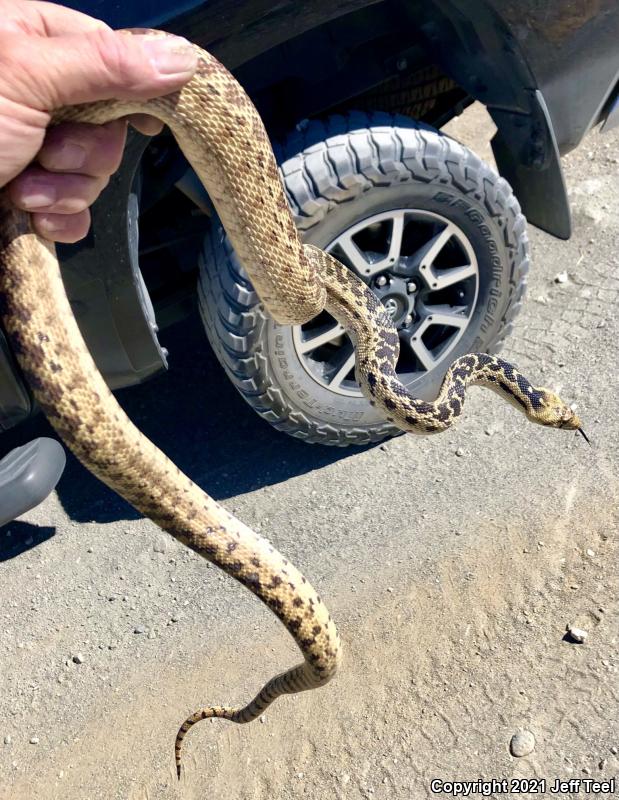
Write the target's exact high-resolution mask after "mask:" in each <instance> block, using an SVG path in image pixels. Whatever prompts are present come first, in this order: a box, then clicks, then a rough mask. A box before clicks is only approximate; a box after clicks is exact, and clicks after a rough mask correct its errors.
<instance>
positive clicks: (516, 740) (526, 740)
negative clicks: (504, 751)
mask: <svg viewBox="0 0 619 800" xmlns="http://www.w3.org/2000/svg"><path fill="white" fill-rule="evenodd" d="M509 749H510V751H511V754H512V755H513V756H515V757H516V758H522V756H528V755H529V753H532V752H533V750H534V749H535V736H533V734H532V733H531V731H518V733H515V734H514V735H513V736H512V738H511V741H510V743H509Z"/></svg>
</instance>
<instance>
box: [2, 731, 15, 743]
mask: <svg viewBox="0 0 619 800" xmlns="http://www.w3.org/2000/svg"><path fill="white" fill-rule="evenodd" d="M12 741H13V740H12V739H11V737H10V736H9V734H8V733H7V735H6V736H5V737H4V743H5V744H11V742H12Z"/></svg>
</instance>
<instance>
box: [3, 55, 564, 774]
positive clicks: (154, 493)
mask: <svg viewBox="0 0 619 800" xmlns="http://www.w3.org/2000/svg"><path fill="white" fill-rule="evenodd" d="M196 49H197V50H198V52H199V68H198V71H197V73H196V75H195V76H194V78H193V79H192V80H191V81H190V82H189V83H188V84H187V86H186V87H184V88H183V90H182V91H180V92H178V93H175V94H171V95H168V96H166V97H162V98H156V99H153V100H149V101H144V102H134V101H132V102H128V101H116V100H114V101H106V102H100V103H93V104H88V105H84V106H76V107H72V108H65V109H61V110H60V111H59V112H57V113H54V114H53V122H54V123H57V122H60V121H73V122H90V123H104V122H107V121H110V120H113V119H117V118H119V117H121V116H125V115H127V114H133V113H147V114H150V115H153V116H155V117H158V118H159V119H160V120H162V121H163V122H165V123H166V124H167V125H168V126H169V127H170V129H171V130H172V132H173V134H174V136H175V138H176V140H177V142H178V144H179V146H180V147H181V149H182V150H183V152H184V153H185V155H186V157H187V158H188V160H189V161H190V162H191V164H192V166H193V167H194V169H195V170H196V172H197V173H198V175H199V177H200V179H201V180H202V181H203V183H204V185H205V186H206V188H207V190H208V192H209V195H210V197H211V199H212V200H213V203H214V205H215V207H216V209H217V212H218V214H219V216H220V218H221V220H222V222H223V224H224V227H225V228H226V231H227V233H228V235H229V236H230V239H231V241H232V243H233V245H234V248H235V250H236V252H237V254H238V255H239V257H240V259H241V261H242V263H243V265H244V266H245V268H246V270H247V272H248V273H249V275H250V277H251V279H252V281H253V283H254V285H255V287H256V289H257V291H258V294H259V296H260V299H261V301H262V302H263V303H264V305H265V307H266V308H267V310H268V311H269V312H270V313H271V315H272V316H273V317H274V318H275V319H276V320H277V321H278V322H281V323H290V324H293V323H294V324H301V323H304V322H306V321H308V320H309V319H311V318H312V317H313V316H315V315H316V314H317V313H318V312H319V311H321V310H322V309H323V308H326V309H327V310H328V311H329V312H331V313H332V314H333V315H334V316H335V317H336V318H337V319H338V320H339V321H340V322H341V323H342V324H343V325H344V326H345V327H346V329H347V330H348V332H349V333H350V335H351V336H352V338H353V340H354V342H355V345H356V348H357V363H356V374H357V378H358V380H359V383H360V385H361V387H362V389H363V391H364V393H365V394H366V395H367V397H368V398H369V399H370V402H372V403H374V404H376V405H377V406H379V407H380V408H382V409H383V410H384V412H385V414H386V416H387V417H388V418H389V419H390V420H391V421H393V422H395V423H396V424H397V425H399V426H400V427H401V428H403V429H404V430H408V431H413V432H418V433H433V432H436V431H440V430H444V429H446V428H447V427H449V426H450V425H451V424H452V423H453V422H454V420H456V419H457V418H458V417H459V416H460V414H461V412H462V405H463V402H464V394H465V389H466V385H467V384H468V383H472V382H477V383H484V384H485V385H487V386H490V387H491V388H493V389H495V390H496V391H498V392H500V393H501V394H503V395H504V396H505V397H506V398H507V399H508V400H510V402H513V403H515V404H516V405H517V406H518V407H519V408H521V410H523V411H524V412H525V413H526V414H527V416H528V417H529V419H531V420H532V421H535V422H539V423H541V424H544V425H552V426H554V427H567V428H571V429H574V428H578V427H579V422H578V420H577V418H576V417H575V416H574V414H573V413H572V412H571V410H570V409H569V408H567V407H566V406H565V405H564V404H563V403H562V402H561V401H560V400H559V399H558V398H557V397H556V396H554V395H552V393H550V392H548V391H547V390H543V389H541V390H539V389H535V388H534V387H532V386H531V384H530V383H529V382H528V381H527V380H526V379H525V378H524V377H523V376H521V375H520V374H519V373H517V372H516V370H514V369H513V367H511V365H509V364H508V363H507V362H504V361H502V360H500V359H496V358H492V357H490V356H487V355H485V354H475V355H468V356H464V357H462V358H460V359H458V360H457V361H456V362H454V364H453V365H452V366H451V368H450V370H449V372H448V373H447V376H446V378H445V381H444V383H443V388H442V389H441V393H440V396H439V398H438V400H437V401H436V402H435V403H427V402H424V401H420V400H416V399H415V398H413V397H412V396H411V395H410V394H409V393H408V391H407V390H406V389H405V388H404V387H403V386H402V385H401V384H400V382H399V380H398V379H397V376H396V373H395V364H396V361H397V356H398V347H399V345H398V336H397V332H396V331H395V329H394V328H393V326H392V324H391V321H390V319H389V317H388V316H387V314H386V313H385V311H384V309H383V307H382V306H381V305H380V303H379V302H378V301H377V300H376V298H375V296H374V295H373V294H372V292H371V291H370V290H369V289H368V288H367V287H366V286H365V284H364V283H363V282H362V281H361V280H360V279H359V278H357V277H356V276H355V275H354V274H353V273H351V272H350V271H349V270H347V269H345V268H344V267H343V266H342V265H341V264H339V263H338V262H337V261H335V260H334V259H333V258H332V257H330V256H329V255H327V254H325V253H323V252H322V251H320V250H318V249H316V248H314V247H311V246H309V245H303V244H302V243H301V241H300V239H299V237H298V235H297V231H296V228H295V226H294V221H293V219H292V216H291V214H290V212H289V210H288V205H287V203H286V198H285V195H284V192H283V189H282V186H281V183H280V180H279V176H278V172H277V166H276V163H275V159H274V156H273V153H272V150H271V146H270V144H269V140H268V137H267V134H266V132H265V130H264V127H263V125H262V122H261V120H260V117H259V116H258V113H257V112H256V110H255V109H254V106H253V104H252V103H251V101H250V100H249V98H248V97H247V96H246V94H245V93H244V92H243V90H242V89H241V87H240V86H239V85H238V83H237V82H236V81H235V80H234V78H233V77H232V76H231V75H230V74H229V73H228V71H227V70H226V69H225V68H224V67H223V66H222V65H221V64H219V62H218V61H216V59H215V58H213V57H212V56H210V55H209V54H208V53H205V52H203V51H202V50H199V49H198V48H196ZM0 213H1V214H2V224H1V226H0V315H1V317H2V320H3V323H4V326H5V328H6V330H7V332H8V334H9V336H10V340H11V344H12V347H13V351H14V352H15V354H16V356H17V358H18V360H19V363H20V366H21V368H22V370H23V372H24V375H25V376H26V378H27V380H28V382H29V384H30V386H31V387H32V389H33V391H34V393H35V396H36V399H37V401H38V402H39V404H40V406H41V408H42V409H43V411H44V412H45V414H46V415H47V417H48V419H49V420H50V422H51V423H52V425H53V426H54V427H55V428H56V430H57V432H58V433H59V435H60V436H61V438H62V439H63V440H64V441H65V443H66V444H67V445H68V446H69V447H70V448H71V450H72V451H73V452H74V453H75V455H76V456H77V457H78V458H79V459H80V460H81V461H82V462H83V464H85V466H86V467H88V469H90V470H91V471H92V472H93V473H94V474H95V475H97V476H98V477H99V478H100V479H101V480H102V481H104V483H106V484H107V485H108V486H110V487H111V488H112V489H114V490H115V491H116V492H118V493H119V494H120V495H121V496H122V497H124V498H125V499H126V500H128V501H129V502H130V503H131V504H132V505H133V506H134V507H135V508H136V509H138V510H139V511H140V512H141V513H142V514H144V515H145V516H147V517H149V518H150V519H152V520H153V521H154V522H155V523H156V524H157V525H159V526H160V527H161V528H163V529H164V530H166V531H168V532H169V533H171V534H172V535H173V536H174V537H175V538H177V539H178V540H179V541H181V542H183V543H184V544H186V545H187V546H188V547H190V548H192V549H193V550H195V551H196V552H198V553H199V554H200V555H202V556H204V557H205V558H206V559H208V560H209V561H211V562H213V563H214V564H216V565H217V566H219V567H221V568H222V569H223V570H224V571H225V572H227V573H228V574H229V575H231V576H232V577H234V578H235V579H236V580H237V581H239V582H240V583H242V584H243V585H244V586H246V587H247V588H248V589H250V591H252V592H254V593H255V594H256V595H258V597H259V598H260V599H261V600H262V601H263V602H264V603H265V604H266V605H267V606H268V607H269V608H270V609H271V610H272V611H273V612H274V613H275V614H276V615H277V616H278V617H279V618H280V619H281V621H282V622H283V624H284V625H285V626H286V628H287V629H288V631H290V633H291V635H292V636H293V637H294V639H295V641H296V642H297V644H298V646H299V648H300V650H301V652H302V654H303V657H304V660H303V662H302V663H301V664H300V665H298V666H296V667H294V668H292V669H289V670H288V671H287V672H284V673H282V674H281V675H279V676H277V677H275V678H273V679H272V680H271V681H269V683H267V684H266V686H264V688H263V689H262V690H261V691H260V692H259V694H258V695H257V696H256V697H255V698H254V700H252V701H251V702H250V703H249V704H248V705H246V706H244V707H240V708H227V707H209V708H205V709H203V710H201V711H199V712H197V713H196V714H194V715H193V716H192V717H190V718H189V719H188V720H187V721H186V722H185V723H184V724H183V726H182V727H181V729H180V731H179V734H178V736H177V742H176V762H177V769H178V770H179V774H180V745H181V742H182V739H183V737H184V735H185V733H186V731H187V730H188V729H189V727H190V726H191V725H192V724H194V723H195V722H197V721H198V720H200V719H204V718H206V717H224V718H226V719H230V720H232V721H234V722H249V721H251V720H253V719H255V718H256V717H258V716H259V715H260V714H261V713H262V712H263V711H264V709H265V708H266V707H267V706H268V705H269V704H270V703H272V702H273V700H275V699H276V698H277V697H278V696H280V695H282V694H289V693H294V692H300V691H304V690H307V689H313V688H315V687H318V686H322V685H324V684H325V683H327V682H328V681H329V680H330V679H331V678H332V677H333V675H334V674H335V671H336V669H337V666H338V664H339V662H340V657H341V649H340V642H339V638H338V634H337V631H336V628H335V625H334V623H333V621H332V620H331V617H330V615H329V613H328V611H327V609H326V607H325V605H324V603H323V602H322V600H321V599H320V597H319V596H318V595H317V594H316V592H315V590H314V589H313V588H312V587H311V585H310V584H309V583H308V581H307V580H306V579H305V577H304V576H303V575H301V573H300V572H299V571H298V570H297V569H295V567H294V566H293V565H292V564H290V563H289V562H288V561H286V559H285V558H283V557H282V556H281V555H280V554H279V553H278V552H277V551H276V550H275V549H274V548H273V547H272V546H271V545H270V544H269V543H268V542H267V541H266V540H265V539H263V538H262V537H260V536H258V535H257V534H256V533H254V532H253V531H252V530H250V529H249V528H247V527H246V526H245V525H243V523H242V522H240V521H239V520H237V519H235V518H234V517H233V516H232V515H231V514H229V513H228V512H227V511H226V510H225V509H223V508H222V507H221V506H220V505H218V504H217V503H216V502H215V501H214V500H213V499H212V498H210V497H209V496H208V495H207V494H206V493H205V492H204V491H202V489H200V488H199V487H198V486H196V485H195V484H194V483H193V482H192V481H191V480H190V479H189V478H188V477H187V476H186V475H184V474H183V473H182V472H180V470H179V469H178V468H177V467H176V466H175V465H174V464H173V463H172V462H171V461H170V460H169V459H168V458H167V457H166V456H165V455H164V454H163V453H162V452H161V451H160V450H158V449H157V448H156V447H155V445H154V444H153V443H152V442H150V441H149V440H148V439H147V438H146V437H145V436H144V435H143V434H141V433H140V431H139V430H138V429H137V428H136V427H135V426H134V425H133V424H132V423H131V421H130V420H129V419H128V417H127V416H126V415H125V413H124V412H123V411H122V409H121V408H120V407H119V405H118V404H117V402H116V400H115V399H114V397H113V395H112V394H111V392H110V391H109V389H108V387H107V385H106V384H105V382H104V380H103V379H102V377H101V375H100V374H99V372H98V370H97V368H96V366H95V364H94V362H93V360H92V358H91V357H90V355H89V353H88V351H87V349H86V347H85V344H84V342H83V339H82V337H81V334H80V332H79V329H78V327H77V324H76V322H75V319H74V317H73V314H72V311H71V308H70V305H69V303H68V300H67V297H66V294H65V291H64V287H63V284H62V279H61V276H60V270H59V267H58V262H57V259H56V255H55V251H54V248H53V246H52V245H50V244H49V243H47V242H44V241H43V240H41V239H39V238H38V237H37V236H36V235H35V234H34V233H32V232H31V230H30V227H29V219H28V216H27V215H26V214H24V213H23V212H20V211H17V210H15V209H14V208H13V207H12V206H11V205H10V204H9V202H8V200H7V198H6V195H5V194H4V193H0Z"/></svg>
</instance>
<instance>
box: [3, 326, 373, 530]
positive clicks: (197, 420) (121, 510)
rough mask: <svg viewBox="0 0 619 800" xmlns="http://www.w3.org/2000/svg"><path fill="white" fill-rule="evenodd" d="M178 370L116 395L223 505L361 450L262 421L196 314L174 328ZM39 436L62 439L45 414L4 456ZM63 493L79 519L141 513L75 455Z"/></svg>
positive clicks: (14, 438)
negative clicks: (295, 435) (297, 435)
mask: <svg viewBox="0 0 619 800" xmlns="http://www.w3.org/2000/svg"><path fill="white" fill-rule="evenodd" d="M161 339H162V344H163V345H164V346H165V347H167V348H168V350H169V352H170V359H169V361H170V370H169V371H168V372H167V373H165V374H163V375H161V376H158V377H156V378H154V379H153V380H151V381H148V382H147V383H145V384H143V385H142V386H137V387H133V388H130V389H123V390H121V391H119V392H117V394H116V396H117V398H118V400H119V402H120V404H121V405H122V406H123V408H124V409H125V411H126V412H127V414H128V415H129V416H130V417H131V419H132V420H133V421H134V422H135V423H136V425H137V426H138V427H139V428H140V430H142V431H143V432H144V433H145V434H146V435H147V436H148V437H149V438H150V439H152V440H153V441H154V442H155V443H156V444H157V445H158V446H159V447H160V448H161V449H162V450H163V451H164V452H165V453H166V454H167V455H168V456H169V457H170V458H171V459H172V460H173V461H174V462H175V463H176V464H177V465H178V466H179V467H180V469H182V470H183V471H184V472H185V473H186V474H187V475H189V476H190V477H191V478H192V479H193V480H194V481H195V482H196V483H198V484H199V485H200V486H202V487H203V488H204V489H205V490H206V491H208V493H209V494H210V495H212V496H213V497H214V498H215V499H217V500H225V499H226V498H228V497H230V496H233V495H238V494H243V493H244V492H248V491H251V490H253V489H257V488H259V487H261V486H264V485H268V484H274V483H279V482H280V481H284V480H286V479H287V478H290V477H292V476H295V475H300V474H303V473H305V472H309V471H311V470H314V469H318V468H320V467H322V466H324V465H326V464H330V463H331V462H333V461H336V460H338V459H341V458H344V457H346V456H348V455H352V454H354V453H356V452H358V449H357V448H355V449H351V450H342V449H340V448H334V447H324V446H321V445H313V446H312V445H308V444H305V443H303V442H301V441H297V440H295V439H292V438H291V437H290V436H288V435H286V434H284V433H279V432H278V431H276V430H274V429H273V428H272V427H271V426H270V425H269V424H268V423H266V422H265V421H264V420H262V419H260V417H258V416H257V415H256V414H255V412H254V411H252V409H251V408H249V406H248V405H247V404H246V403H245V402H244V401H243V400H242V398H241V397H240V395H239V394H238V393H237V391H236V390H235V389H234V387H233V386H232V385H231V384H230V382H229V380H228V378H227V377H226V375H225V373H224V371H223V369H222V368H221V366H220V365H219V363H218V362H217V360H216V358H215V356H214V355H213V353H212V350H211V348H210V346H209V344H208V342H207V340H206V337H205V334H204V332H203V329H202V324H201V322H200V319H199V317H198V315H197V313H196V314H193V315H192V316H191V317H190V318H189V319H186V320H183V321H182V322H179V323H177V324H175V325H173V326H172V327H170V328H168V329H166V330H165V331H163V332H162V335H161ZM36 436H52V437H53V438H57V437H56V435H55V433H54V432H53V431H52V430H51V428H50V426H49V424H48V423H47V421H46V420H45V419H44V418H43V417H42V416H41V415H39V416H38V417H37V418H35V419H33V420H30V421H29V422H28V423H26V424H24V425H21V426H19V427H18V428H16V429H15V430H14V431H11V432H9V433H7V434H4V435H3V436H2V439H1V440H0V457H2V455H3V454H4V453H6V452H8V451H9V450H10V449H11V448H12V447H16V446H18V445H20V444H23V443H25V442H27V441H29V440H30V439H32V438H35V437H36ZM57 491H58V496H59V498H60V501H61V503H62V505H63V507H64V509H65V511H66V513H67V515H68V516H69V517H70V518H71V519H72V520H74V521H76V522H90V521H93V522H112V521H115V520H128V519H137V518H138V517H139V516H140V515H138V514H137V512H136V511H134V509H133V508H131V506H129V505H128V504H127V503H125V502H124V501H123V500H121V499H120V498H119V497H118V496H117V495H116V494H115V493H114V492H112V491H110V490H109V489H108V488H107V487H106V486H104V485H103V484H102V483H101V482H100V481H98V480H97V479H96V478H94V477H93V476H92V475H90V473H89V472H87V470H85V469H84V468H83V467H82V466H81V464H79V462H78V461H77V460H76V459H75V458H73V457H72V456H71V455H70V454H69V455H68V458H67V467H66V469H65V472H64V475H63V476H62V478H61V480H60V483H59V484H58V489H57Z"/></svg>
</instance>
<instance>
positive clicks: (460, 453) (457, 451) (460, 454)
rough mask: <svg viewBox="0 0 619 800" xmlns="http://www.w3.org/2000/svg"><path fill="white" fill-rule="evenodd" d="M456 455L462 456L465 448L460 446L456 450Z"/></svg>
mask: <svg viewBox="0 0 619 800" xmlns="http://www.w3.org/2000/svg"><path fill="white" fill-rule="evenodd" d="M456 455H457V456H458V457H459V458H461V457H462V456H463V455H464V450H463V449H462V448H461V447H459V448H458V449H457V450H456Z"/></svg>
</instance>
